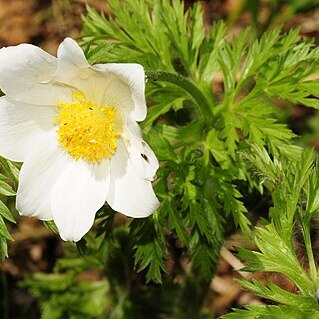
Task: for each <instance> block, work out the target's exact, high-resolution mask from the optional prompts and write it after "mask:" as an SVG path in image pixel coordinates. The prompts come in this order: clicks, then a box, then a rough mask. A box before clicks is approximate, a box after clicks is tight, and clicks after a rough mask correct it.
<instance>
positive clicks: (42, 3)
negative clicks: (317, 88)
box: [0, 0, 319, 319]
mask: <svg viewBox="0 0 319 319" xmlns="http://www.w3.org/2000/svg"><path fill="white" fill-rule="evenodd" d="M124 2H125V1H124ZM192 3H193V1H185V6H186V7H188V6H191V5H192ZM202 4H203V8H204V11H205V19H206V21H205V22H206V24H211V23H213V22H214V21H216V20H219V19H225V20H226V21H227V23H228V24H229V25H230V30H231V31H230V33H229V36H236V34H239V33H240V32H241V30H243V28H245V27H247V26H250V25H252V26H253V27H254V28H255V29H256V32H257V33H260V34H261V33H262V32H263V31H264V30H265V29H267V28H269V27H271V26H274V25H283V26H284V28H285V29H286V30H288V29H290V28H292V27H299V28H300V32H301V34H302V35H303V36H304V37H308V38H314V41H315V43H316V44H319V1H316V0H290V1H289V0H286V1H283V0H268V1H266V0H264V1H262V0H212V1H202ZM87 5H89V6H91V7H94V8H95V9H97V10H99V11H102V12H104V13H105V14H109V11H108V7H107V0H51V1H50V0H0V48H1V47H4V46H10V45H16V44H19V43H32V44H34V45H37V46H40V47H42V48H43V49H44V50H46V51H48V52H49V53H51V54H56V50H57V47H58V45H59V43H60V42H61V41H62V40H63V39H64V38H65V37H67V36H70V37H73V38H75V39H79V38H80V35H81V26H82V23H81V16H82V15H85V13H86V6H87ZM0 76H1V75H0ZM286 116H287V118H288V122H289V123H290V125H291V127H292V128H293V130H294V131H295V132H296V133H298V134H301V135H302V136H303V139H304V141H305V143H307V144H309V145H312V146H315V147H319V117H318V115H317V114H315V113H314V112H312V111H311V110H309V109H305V108H303V107H302V106H294V107H292V108H291V109H289V110H287V115H286ZM9 205H11V207H12V208H13V207H14V200H13V201H12V203H9ZM13 209H14V208H13ZM118 222H119V223H121V220H119V221H118ZM11 232H12V235H13V237H14V240H15V241H14V242H11V243H10V246H9V256H10V258H9V259H7V260H4V261H3V262H2V263H1V264H0V318H3V319H8V318H10V319H15V318H24V319H29V318H30V319H31V318H40V309H39V305H38V303H37V298H36V297H35V296H34V295H31V294H30V292H29V291H28V289H27V288H25V287H24V286H23V285H21V282H22V281H23V280H25V279H26V278H27V277H28V276H29V275H30V274H33V273H38V272H45V273H50V272H52V269H53V267H54V265H55V262H56V260H57V259H58V258H59V257H61V256H63V255H64V251H65V245H64V244H63V243H62V242H61V240H60V239H59V238H57V236H56V235H55V234H53V232H52V231H51V230H49V229H47V228H45V227H44V226H43V224H42V223H41V222H39V221H37V220H35V219H31V218H21V217H19V223H18V224H17V225H16V226H15V225H14V226H12V231H11ZM252 245H253V244H252V243H251V242H249V241H247V239H246V238H244V237H243V236H242V235H241V234H235V235H232V236H231V237H230V238H228V240H227V242H226V246H225V247H226V248H225V249H224V250H222V254H221V259H220V263H219V266H218V270H217V275H216V276H215V278H214V279H213V281H212V283H211V287H210V289H211V294H210V295H209V296H208V297H207V301H206V302H205V304H206V307H208V308H213V309H215V313H216V315H222V314H223V313H226V312H228V311H229V309H230V308H231V307H234V306H240V305H244V304H258V303H263V301H262V300H259V299H257V298H256V297H254V296H253V295H252V294H250V293H248V292H245V291H244V290H242V289H241V288H240V286H239V284H237V283H236V282H234V280H233V279H234V278H236V277H240V276H241V275H240V274H238V273H237V272H236V271H235V269H239V268H241V267H242V264H241V263H240V261H239V260H238V259H237V258H236V257H234V256H233V254H231V253H230V251H229V250H231V249H232V247H233V246H243V247H246V248H251V247H252ZM66 246H68V245H66ZM167 266H168V269H169V267H170V265H167ZM100 278H101V273H100V272H98V271H96V270H90V271H86V272H83V273H82V274H81V279H82V280H83V281H88V282H95V281H99V280H100ZM259 279H261V280H262V278H259ZM266 279H267V278H266ZM266 279H265V280H266ZM268 279H269V278H268ZM272 280H275V281H276V280H279V281H280V280H282V278H279V279H278V278H272ZM281 285H282V286H285V288H286V289H287V290H291V291H293V290H294V287H290V286H289V285H290V283H289V282H281ZM8 314H10V316H9V315H8ZM48 318H49V317H48Z"/></svg>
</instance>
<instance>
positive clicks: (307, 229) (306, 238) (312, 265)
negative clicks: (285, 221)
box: [302, 219, 318, 285]
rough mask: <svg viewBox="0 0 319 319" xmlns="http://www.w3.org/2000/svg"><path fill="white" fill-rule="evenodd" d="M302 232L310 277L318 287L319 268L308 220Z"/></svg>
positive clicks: (304, 223) (303, 225)
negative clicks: (315, 258) (318, 270)
mask: <svg viewBox="0 0 319 319" xmlns="http://www.w3.org/2000/svg"><path fill="white" fill-rule="evenodd" d="M302 232H303V237H304V242H305V246H306V252H307V257H308V262H309V269H310V276H311V279H312V280H313V281H314V282H315V283H316V285H317V280H318V278H317V277H318V273H317V267H316V263H315V260H314V256H313V250H312V244H311V237H310V221H309V220H308V219H306V220H305V221H304V222H302Z"/></svg>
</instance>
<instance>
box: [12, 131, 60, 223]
mask: <svg viewBox="0 0 319 319" xmlns="http://www.w3.org/2000/svg"><path fill="white" fill-rule="evenodd" d="M43 135H45V139H44V140H43V143H42V144H40V145H34V146H33V148H32V152H30V153H29V156H28V157H27V158H26V160H25V162H24V163H23V165H22V167H21V170H20V175H19V187H18V192H17V201H16V206H17V210H18V211H19V213H20V214H21V215H25V216H31V217H37V218H39V219H42V220H50V219H52V218H53V217H52V212H51V200H50V197H51V192H52V188H53V186H54V184H55V182H56V179H57V177H58V176H59V174H60V173H61V171H62V170H63V168H64V165H65V156H63V154H62V152H61V150H60V147H59V145H58V143H57V141H56V134H55V132H52V133H51V134H43Z"/></svg>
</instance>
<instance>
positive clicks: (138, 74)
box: [0, 38, 159, 241]
mask: <svg viewBox="0 0 319 319" xmlns="http://www.w3.org/2000/svg"><path fill="white" fill-rule="evenodd" d="M0 88H1V90H2V91H3V92H4V94H5V96H3V97H1V98H0V155H2V156H3V157H5V158H7V159H9V160H12V161H16V162H23V165H22V167H21V171H20V177H19V187H18V191H17V200H16V206H17V210H18V211H19V212H20V214H22V215H26V216H34V217H37V218H39V219H41V220H54V222H55V224H56V225H57V227H58V230H59V233H60V236H61V238H62V239H64V240H72V241H78V240H80V239H81V238H82V237H83V236H84V235H85V234H86V233H87V232H88V230H89V229H90V228H91V227H92V225H93V222H94V218H95V214H96V212H97V211H98V210H99V209H100V208H101V207H102V206H103V205H104V203H105V202H107V203H108V204H109V205H110V206H111V208H112V209H114V210H115V211H118V212H121V213H123V214H125V215H127V216H130V217H146V216H148V215H150V214H152V213H153V212H154V210H156V208H157V207H158V205H159V202H158V200H157V198H156V196H155V194H154V191H153V188H152V184H151V181H152V180H153V179H154V176H155V173H156V170H157V168H158V161H157V159H156V157H155V155H154V153H153V151H152V150H151V149H150V148H149V146H148V145H147V144H146V143H145V142H144V141H143V139H142V135H141V130H140V128H139V126H138V124H137V123H136V121H142V120H144V119H145V116H146V111H147V109H146V103H145V94H144V90H145V74H144V69H143V67H142V66H141V65H139V64H130V63H123V64H117V63H108V64H96V65H90V64H89V63H88V61H87V60H86V58H85V56H84V53H83V51H82V50H81V48H80V47H79V46H78V44H77V43H76V42H75V41H74V40H72V39H70V38H67V39H65V40H64V41H63V42H62V43H61V44H60V46H59V48H58V53H57V58H56V57H53V56H51V55H50V54H48V53H46V52H44V51H43V50H41V49H40V48H38V47H36V46H33V45H30V44H20V45H18V46H13V47H7V48H3V49H1V50H0Z"/></svg>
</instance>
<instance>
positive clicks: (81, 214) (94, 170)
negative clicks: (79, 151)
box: [51, 158, 109, 241]
mask: <svg viewBox="0 0 319 319" xmlns="http://www.w3.org/2000/svg"><path fill="white" fill-rule="evenodd" d="M108 188H109V165H108V162H107V161H105V162H102V163H101V164H88V163H86V162H84V161H82V160H78V161H74V160H73V159H71V158H69V160H68V161H67V162H66V163H65V167H64V169H63V172H62V173H61V174H60V176H59V177H58V179H57V181H56V183H55V185H54V188H53V191H52V197H51V205H52V214H53V219H54V221H55V223H56V225H57V227H58V229H59V233H60V236H61V238H62V239H63V240H72V241H79V240H80V239H81V238H82V237H83V236H84V235H85V234H86V233H87V232H88V231H89V229H90V228H91V227H92V225H93V222H94V217H95V214H96V212H97V211H98V210H99V209H100V208H101V207H102V206H103V204H104V203H105V200H106V197H107V193H108Z"/></svg>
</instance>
